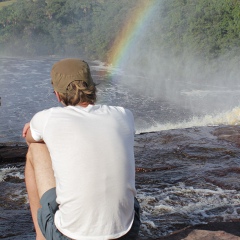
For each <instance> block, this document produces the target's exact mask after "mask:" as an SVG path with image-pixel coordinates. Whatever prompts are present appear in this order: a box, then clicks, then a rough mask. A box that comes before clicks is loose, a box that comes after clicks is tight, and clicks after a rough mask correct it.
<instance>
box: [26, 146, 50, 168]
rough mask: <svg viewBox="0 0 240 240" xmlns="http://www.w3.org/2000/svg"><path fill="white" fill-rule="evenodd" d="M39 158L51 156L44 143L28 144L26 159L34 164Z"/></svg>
mask: <svg viewBox="0 0 240 240" xmlns="http://www.w3.org/2000/svg"><path fill="white" fill-rule="evenodd" d="M38 158H42V159H43V158H49V152H48V149H47V146H46V144H44V143H31V144H29V146H28V151H27V155H26V160H27V161H28V162H30V163H31V164H32V165H34V162H35V161H37V160H38Z"/></svg>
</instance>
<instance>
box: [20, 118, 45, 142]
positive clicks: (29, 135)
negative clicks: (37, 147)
mask: <svg viewBox="0 0 240 240" xmlns="http://www.w3.org/2000/svg"><path fill="white" fill-rule="evenodd" d="M22 136H23V137H24V138H25V140H26V143H27V145H28V146H29V144H30V143H37V142H38V143H42V142H43V141H42V140H41V141H35V140H34V139H33V137H32V133H31V129H30V123H29V122H28V123H26V124H25V125H24V127H23V130H22Z"/></svg>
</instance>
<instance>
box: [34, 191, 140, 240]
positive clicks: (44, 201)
mask: <svg viewBox="0 0 240 240" xmlns="http://www.w3.org/2000/svg"><path fill="white" fill-rule="evenodd" d="M40 204H41V206H42V208H40V209H38V224H39V227H40V229H41V231H42V233H43V236H44V237H45V238H46V240H71V239H70V238H68V237H66V236H65V235H63V234H62V233H61V232H60V231H59V230H58V229H57V228H56V226H55V224H54V215H55V213H56V211H57V210H58V204H57V202H56V188H51V189H49V190H48V191H47V192H45V193H44V194H43V196H42V198H41V200H40ZM134 209H135V217H134V221H133V225H132V227H131V229H130V230H129V232H128V233H126V234H125V235H124V236H122V237H120V238H118V239H120V240H135V239H137V236H138V232H139V228H140V224H141V222H140V207H139V203H138V201H137V199H136V198H135V199H134Z"/></svg>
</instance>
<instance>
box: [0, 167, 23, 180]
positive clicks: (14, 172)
mask: <svg viewBox="0 0 240 240" xmlns="http://www.w3.org/2000/svg"><path fill="white" fill-rule="evenodd" d="M8 176H9V177H16V178H19V179H24V174H23V173H21V172H20V171H19V169H18V168H16V167H7V168H1V169H0V182H3V181H4V179H6V178H7V177H8Z"/></svg>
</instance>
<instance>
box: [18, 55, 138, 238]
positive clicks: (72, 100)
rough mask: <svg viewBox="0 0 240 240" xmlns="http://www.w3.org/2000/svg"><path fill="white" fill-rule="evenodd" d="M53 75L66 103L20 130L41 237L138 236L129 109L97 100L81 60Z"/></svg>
mask: <svg viewBox="0 0 240 240" xmlns="http://www.w3.org/2000/svg"><path fill="white" fill-rule="evenodd" d="M51 79H52V85H53V89H54V92H55V95H56V98H57V100H58V101H59V102H61V103H62V104H63V105H64V107H53V108H50V109H47V110H43V111H41V112H38V113H37V114H35V115H34V117H33V118H32V120H31V121H30V123H27V124H25V126H24V128H23V133H22V134H23V137H24V138H26V142H27V143H28V145H29V148H28V153H27V160H26V168H25V179H26V187H27V192H28V197H29V203H30V208H31V213H32V218H33V222H34V226H35V229H36V239H37V240H40V239H47V240H50V239H51V240H57V239H77V240H80V239H84V240H87V239H89V240H105V239H106V240H107V239H131V240H134V239H136V238H137V235H138V231H139V226H140V219H139V204H138V202H137V200H136V198H135V196H136V190H135V160H134V151H133V144H134V119H133V115H132V113H131V112H130V111H129V110H127V109H124V108H122V107H113V106H106V105H95V101H96V87H95V84H94V82H93V79H92V77H91V73H90V69H89V66H88V64H87V63H86V62H84V61H82V60H80V59H63V60H61V61H59V62H57V63H55V64H54V65H53V67H52V71H51Z"/></svg>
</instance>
